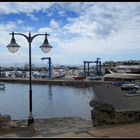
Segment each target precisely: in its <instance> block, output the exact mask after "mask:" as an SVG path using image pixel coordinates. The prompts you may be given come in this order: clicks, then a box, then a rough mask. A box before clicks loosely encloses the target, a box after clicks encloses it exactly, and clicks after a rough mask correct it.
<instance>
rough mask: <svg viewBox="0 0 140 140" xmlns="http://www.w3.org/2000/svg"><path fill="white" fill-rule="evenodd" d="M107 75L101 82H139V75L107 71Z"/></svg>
mask: <svg viewBox="0 0 140 140" xmlns="http://www.w3.org/2000/svg"><path fill="white" fill-rule="evenodd" d="M109 72H110V73H109V74H105V75H104V76H103V78H102V81H125V80H126V81H133V80H140V74H134V73H116V72H112V71H109Z"/></svg>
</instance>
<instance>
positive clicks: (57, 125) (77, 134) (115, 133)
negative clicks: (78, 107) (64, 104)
mask: <svg viewBox="0 0 140 140" xmlns="http://www.w3.org/2000/svg"><path fill="white" fill-rule="evenodd" d="M48 121H49V119H48V120H47V121H46V120H45V121H44V120H38V121H36V123H35V125H34V127H35V129H36V133H35V134H34V135H32V136H31V135H29V133H28V131H22V132H17V133H9V134H5V135H1V136H0V138H19V137H20V138H22V137H24V138H26V137H32V138H104V137H105V138H106V137H109V138H124V137H126V138H127V137H132V138H139V137H140V122H138V123H129V124H120V125H105V126H98V127H93V126H91V124H89V122H87V121H84V120H82V119H80V118H63V121H62V119H56V118H54V119H51V121H49V122H48ZM44 122H46V123H44Z"/></svg>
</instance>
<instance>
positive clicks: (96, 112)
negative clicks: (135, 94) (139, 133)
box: [90, 100, 140, 126]
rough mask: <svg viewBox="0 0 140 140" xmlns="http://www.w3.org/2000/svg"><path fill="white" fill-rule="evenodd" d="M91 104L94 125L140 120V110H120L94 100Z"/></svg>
mask: <svg viewBox="0 0 140 140" xmlns="http://www.w3.org/2000/svg"><path fill="white" fill-rule="evenodd" d="M90 106H91V107H93V110H91V117H92V123H93V126H100V125H106V124H121V123H131V122H138V121H140V110H133V111H132V110H130V111H119V110H115V108H114V107H113V106H112V105H110V104H108V103H103V102H101V101H97V100H92V101H90Z"/></svg>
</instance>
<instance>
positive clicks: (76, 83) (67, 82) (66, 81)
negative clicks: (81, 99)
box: [0, 78, 102, 88]
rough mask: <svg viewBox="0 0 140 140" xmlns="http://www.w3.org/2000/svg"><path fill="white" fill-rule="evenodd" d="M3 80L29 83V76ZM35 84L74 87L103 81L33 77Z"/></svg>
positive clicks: (4, 80)
mask: <svg viewBox="0 0 140 140" xmlns="http://www.w3.org/2000/svg"><path fill="white" fill-rule="evenodd" d="M0 81H2V82H11V83H27V84H28V83H29V79H28V78H0ZM32 83H33V84H49V85H60V86H74V87H83V88H84V87H90V86H93V85H94V84H95V83H102V82H101V81H86V80H73V79H42V78H33V79H32Z"/></svg>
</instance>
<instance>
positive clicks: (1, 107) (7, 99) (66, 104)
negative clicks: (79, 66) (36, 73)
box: [0, 83, 94, 120]
mask: <svg viewBox="0 0 140 140" xmlns="http://www.w3.org/2000/svg"><path fill="white" fill-rule="evenodd" d="M32 90H33V91H32V102H33V116H34V118H35V119H39V118H52V117H76V116H79V117H82V118H84V119H87V120H91V114H90V111H91V109H92V108H91V107H90V106H89V101H90V100H91V99H92V98H94V93H93V91H92V89H91V88H73V87H68V86H56V85H51V86H50V85H32ZM28 112H29V85H28V84H15V83H14V84H12V83H6V89H5V91H2V90H0V114H2V115H4V114H9V115H10V116H11V119H12V120H16V119H19V120H20V119H27V118H28V114H29V113H28Z"/></svg>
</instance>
